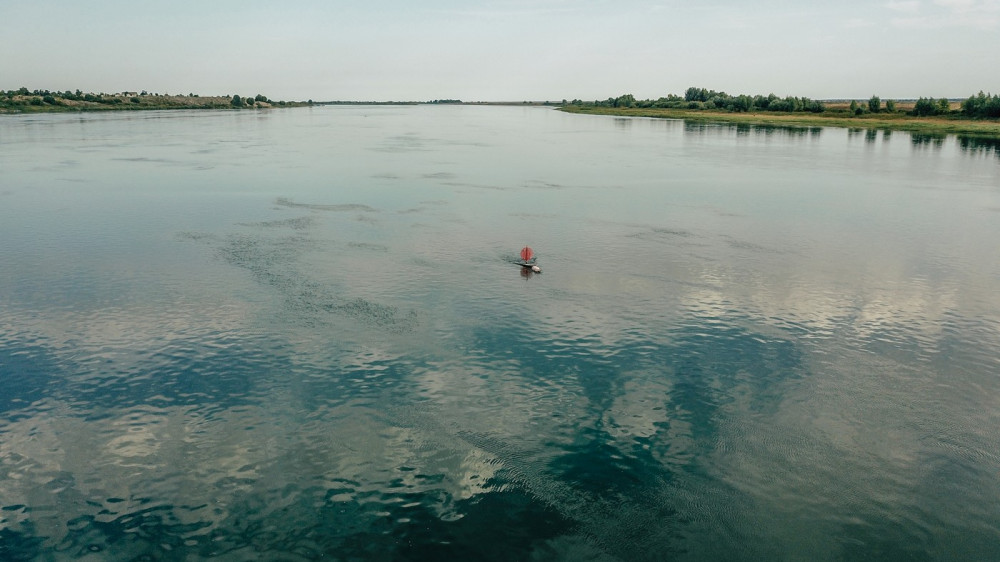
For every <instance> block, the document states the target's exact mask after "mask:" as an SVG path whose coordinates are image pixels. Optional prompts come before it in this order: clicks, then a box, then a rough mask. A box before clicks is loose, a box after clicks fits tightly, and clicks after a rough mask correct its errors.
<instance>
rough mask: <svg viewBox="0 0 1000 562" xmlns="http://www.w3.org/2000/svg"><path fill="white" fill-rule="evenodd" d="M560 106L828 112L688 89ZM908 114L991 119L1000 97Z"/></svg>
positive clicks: (868, 109) (879, 108)
mask: <svg viewBox="0 0 1000 562" xmlns="http://www.w3.org/2000/svg"><path fill="white" fill-rule="evenodd" d="M563 105H578V106H591V107H622V108H665V109H689V110H716V111H730V112H735V113H741V112H762V111H775V112H783V113H794V112H809V113H824V112H826V111H827V110H828V108H827V105H826V104H825V103H823V102H821V101H817V100H813V99H809V98H807V97H796V96H786V97H783V98H782V97H778V96H776V95H774V94H768V95H766V96H765V95H747V94H740V95H736V96H734V95H730V94H727V93H726V92H716V91H715V90H709V89H706V88H696V87H691V88H688V89H687V90H686V91H685V92H684V96H683V97H682V96H678V95H674V94H669V95H667V96H666V97H661V98H657V99H655V100H652V99H646V100H637V99H635V97H634V96H633V95H632V94H624V95H621V96H618V97H616V98H608V99H606V100H594V101H593V102H590V101H582V100H579V99H575V100H572V101H566V100H563ZM831 111H835V112H837V113H844V112H849V113H850V114H853V115H864V114H868V113H896V111H897V109H896V101H895V100H891V99H890V100H886V101H885V104H884V105H883V103H882V100H881V99H880V98H879V97H878V96H872V97H871V98H870V99H869V100H868V101H867V102H863V101H862V102H861V103H858V100H851V102H850V105H849V107H847V108H844V107H843V106H840V107H838V108H836V109H832V110H831ZM907 113H909V114H910V115H916V116H928V115H952V114H956V113H957V114H959V115H961V116H963V117H967V118H972V119H984V118H985V119H990V118H998V117H1000V96H998V95H989V94H985V93H983V92H981V91H980V92H979V94H977V95H973V96H970V97H969V99H967V100H965V101H963V102H962V104H961V110H960V111H957V112H956V111H953V110H952V109H951V103H950V101H949V100H948V99H947V98H939V99H934V98H919V99H918V100H917V101H916V102H915V103H914V104H913V109H912V110H910V111H909V112H907Z"/></svg>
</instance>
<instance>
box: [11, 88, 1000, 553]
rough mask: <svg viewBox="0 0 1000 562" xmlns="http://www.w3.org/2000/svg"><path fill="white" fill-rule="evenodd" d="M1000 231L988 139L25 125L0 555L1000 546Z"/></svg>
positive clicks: (491, 117)
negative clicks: (532, 255)
mask: <svg viewBox="0 0 1000 562" xmlns="http://www.w3.org/2000/svg"><path fill="white" fill-rule="evenodd" d="M998 240H1000V147H998V146H997V145H996V144H991V143H984V142H981V141H980V142H976V141H974V140H969V139H960V138H955V137H940V138H934V137H919V136H917V137H915V136H911V135H909V134H907V133H899V132H896V133H892V134H889V133H886V132H874V133H866V132H863V131H862V132H858V131H850V130H845V129H825V128H824V129H820V128H814V129H777V128H754V127H735V126H725V125H693V124H685V123H684V122H681V121H656V120H646V119H614V118H610V117H593V116H576V115H567V114H562V113H558V112H555V111H552V110H548V109H543V108H521V107H475V106H460V107H447V106H445V107H431V106H412V107H385V106H379V107H358V106H351V107H314V108H309V109H306V108H302V109H288V110H281V111H271V112H253V111H243V112H207V111H205V112H184V111H176V112H143V113H124V112H123V113H108V114H84V115H54V114H53V115H37V116H33V115H25V116H4V117H3V118H2V119H0V559H3V560H70V559H72V560H77V559H85V560H105V559H113V560H132V559H138V560H142V559H146V560H202V559H220V560H314V559H333V560H445V559H469V560H858V559H873V560H991V559H1000V508H998V506H1000V453H998V451H1000V431H998V429H997V428H998V427H1000V377H998V374H997V373H1000V245H998ZM525 244H530V245H531V246H532V247H533V248H534V249H535V251H536V253H537V255H538V263H539V265H540V266H541V267H542V269H543V273H541V274H533V275H532V274H528V272H526V271H523V270H522V269H521V268H520V267H517V266H516V265H514V264H513V263H512V262H513V260H515V259H516V258H517V255H518V251H519V250H520V248H521V247H522V246H524V245H525Z"/></svg>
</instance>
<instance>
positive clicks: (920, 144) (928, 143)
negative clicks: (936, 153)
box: [910, 133, 947, 149]
mask: <svg viewBox="0 0 1000 562" xmlns="http://www.w3.org/2000/svg"><path fill="white" fill-rule="evenodd" d="M945 138H947V135H944V134H941V133H910V141H911V142H912V143H913V146H914V148H928V147H930V148H934V149H940V148H941V147H942V146H944V139H945Z"/></svg>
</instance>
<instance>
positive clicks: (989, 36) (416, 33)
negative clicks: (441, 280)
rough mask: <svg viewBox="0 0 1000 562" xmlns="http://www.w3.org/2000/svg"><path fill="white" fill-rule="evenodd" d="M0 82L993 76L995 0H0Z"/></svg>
mask: <svg viewBox="0 0 1000 562" xmlns="http://www.w3.org/2000/svg"><path fill="white" fill-rule="evenodd" d="M0 38H2V43H3V44H4V46H5V47H4V49H2V50H0V89H3V90H8V89H16V88H19V87H21V86H25V87H27V88H28V89H30V90H35V89H42V90H46V89H47V90H59V91H63V90H67V89H68V90H76V89H81V90H83V91H85V92H107V93H112V92H120V91H141V90H147V91H149V92H158V93H171V94H177V93H180V94H187V93H196V94H200V95H231V94H240V95H244V96H245V95H256V94H263V95H265V96H267V97H269V98H271V99H274V100H289V101H292V100H306V99H313V100H316V101H330V100H363V101H426V100H434V99H461V100H463V101H525V100H531V101H546V100H549V101H560V100H562V99H574V98H579V99H583V100H595V99H606V98H608V97H612V96H618V95H622V94H626V93H630V94H632V95H634V96H635V97H636V98H637V99H655V98H658V97H661V96H666V95H667V94H671V93H673V94H679V95H683V93H684V90H686V89H687V88H688V87H691V86H697V87H704V88H708V89H714V90H719V91H725V92H728V93H730V94H742V93H746V94H767V93H772V92H773V93H775V94H778V95H780V96H786V95H795V96H807V97H811V98H815V99H843V98H857V99H867V98H869V97H871V96H872V95H878V96H880V97H882V98H883V99H889V98H895V99H903V98H916V97H920V96H924V97H928V96H929V97H935V98H937V97H952V98H964V97H968V96H969V95H971V94H975V93H977V92H978V91H980V90H984V91H987V92H992V93H1000V63H998V61H1000V0H889V1H875V2H871V1H861V0H841V1H839V2H832V1H827V2H810V1H807V0H800V1H797V2H792V1H779V0H761V1H755V2H746V1H737V0H702V1H697V2H692V1H689V2H675V1H672V0H660V1H648V2H647V1H641V0H640V1H633V2H611V1H604V0H536V1H533V2H529V1H525V0H499V1H488V2H469V1H458V0H427V1H419V0H409V1H401V0H366V1H364V2H360V1H358V2H342V1H336V0H334V1H321V0H298V1H296V2H287V3H286V2H275V1H273V0H269V1H258V0H239V1H233V2H204V1H202V0H174V1H173V2H149V1H146V0H130V1H128V2H125V1H122V0H102V1H101V2H80V1H78V0H74V1H68V0H37V1H34V2H24V1H23V0H0Z"/></svg>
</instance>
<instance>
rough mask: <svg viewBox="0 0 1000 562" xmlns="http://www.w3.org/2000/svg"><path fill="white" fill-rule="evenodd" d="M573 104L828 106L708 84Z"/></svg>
mask: <svg viewBox="0 0 1000 562" xmlns="http://www.w3.org/2000/svg"><path fill="white" fill-rule="evenodd" d="M568 103H569V104H570V105H593V106H597V107H639V108H646V107H658V108H671V109H715V110H723V111H734V112H747V111H784V112H794V111H809V112H812V113H820V112H822V111H823V110H824V109H826V107H825V106H824V105H823V103H822V102H819V101H816V100H811V99H809V98H805V97H802V98H800V97H795V96H788V97H784V98H779V97H778V96H776V95H774V94H768V95H766V96H763V95H756V96H749V95H746V94H740V95H738V96H733V95H730V94H727V93H726V92H716V91H715V90H708V89H705V88H693V87H692V88H688V89H687V91H685V92H684V97H681V96H678V95H674V94H669V95H667V96H666V97H662V98H658V99H655V100H648V99H647V100H637V99H635V97H634V96H632V94H625V95H622V96H618V97H617V98H608V99H606V100H595V101H593V102H584V101H582V100H578V99H577V100H573V101H571V102H568Z"/></svg>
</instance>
